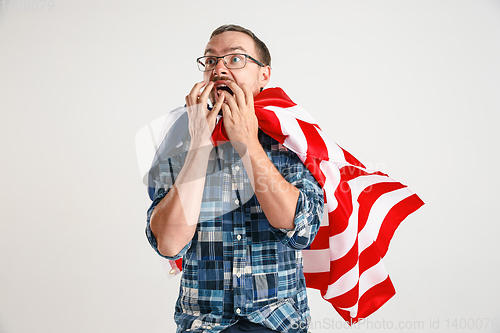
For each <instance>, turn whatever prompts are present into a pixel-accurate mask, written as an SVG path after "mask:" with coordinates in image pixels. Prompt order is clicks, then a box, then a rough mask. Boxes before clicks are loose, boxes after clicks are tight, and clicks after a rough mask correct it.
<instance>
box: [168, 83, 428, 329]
mask: <svg viewBox="0 0 500 333" xmlns="http://www.w3.org/2000/svg"><path fill="white" fill-rule="evenodd" d="M254 106H255V113H256V116H257V118H258V121H259V127H260V128H261V130H263V131H264V132H265V133H266V134H268V135H269V136H271V137H272V138H274V139H275V140H277V141H279V142H280V143H282V144H283V145H284V146H285V147H286V148H288V149H290V150H292V151H293V152H295V153H296V154H297V155H298V156H299V158H300V159H301V160H302V162H303V163H304V164H305V165H306V166H307V168H308V169H309V170H310V171H311V173H312V174H313V176H314V177H315V178H316V180H317V181H318V182H319V184H320V185H321V186H322V188H323V192H324V198H325V216H324V217H323V220H322V222H321V226H320V228H319V231H318V234H317V235H316V237H315V239H314V241H313V242H312V244H311V245H310V247H309V248H308V249H304V250H302V253H303V257H304V275H305V278H306V285H307V287H308V288H313V289H318V290H320V292H321V295H322V296H323V298H324V299H325V300H327V301H328V302H330V303H331V304H332V305H333V307H334V308H335V309H336V310H337V312H338V313H339V314H340V315H341V316H342V318H343V319H344V320H345V321H347V322H349V323H350V324H352V323H355V322H357V321H358V320H360V319H363V318H366V317H367V316H369V315H370V314H372V313H373V312H375V311H376V310H377V309H379V308H380V307H381V306H382V305H383V304H384V303H385V302H387V301H388V300H389V299H390V298H391V297H392V296H393V295H394V294H395V290H394V287H393V285H392V282H391V280H390V278H389V275H388V273H387V271H386V269H385V267H384V265H383V263H382V258H383V257H384V256H385V254H386V253H387V250H388V247H389V242H390V241H391V238H392V236H393V235H394V232H395V231H396V228H397V227H398V226H399V224H400V223H401V222H402V221H403V220H404V219H405V218H406V217H407V216H408V215H409V214H411V213H413V212H414V211H416V210H417V209H418V208H420V207H421V206H422V205H423V204H424V203H423V202H422V200H421V199H420V198H419V197H418V196H417V195H416V194H414V193H413V192H411V191H410V190H409V189H408V188H407V187H406V186H405V185H403V184H401V183H398V182H396V181H394V180H393V179H391V178H389V177H388V176H387V175H386V174H384V173H382V172H379V171H372V170H367V169H366V168H365V167H364V165H363V164H362V163H360V162H359V161H358V160H357V159H356V158H354V157H353V156H352V155H351V154H349V153H348V152H347V151H346V150H344V149H342V148H341V147H339V146H338V145H337V144H336V143H335V142H333V141H332V140H331V139H330V138H329V137H327V136H326V135H325V134H324V133H323V131H322V130H321V129H320V127H319V126H318V125H317V124H316V122H315V121H314V119H312V117H311V116H310V115H309V113H307V112H306V111H305V110H303V109H302V108H301V107H299V106H298V105H296V104H295V103H294V102H292V100H291V99H290V98H289V97H288V96H287V95H286V94H285V92H284V91H283V90H282V89H280V88H270V89H266V90H264V91H263V92H261V93H260V94H258V95H257V96H256V97H255V100H254ZM212 139H213V141H214V142H220V141H227V140H228V139H227V136H226V133H225V130H224V125H223V118H222V119H221V121H219V122H218V123H217V125H216V128H215V130H214V133H213V136H212ZM170 264H171V268H172V272H174V271H179V270H180V267H181V265H180V260H178V261H177V262H173V261H172V262H171V263H170Z"/></svg>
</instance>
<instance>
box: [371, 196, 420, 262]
mask: <svg viewBox="0 0 500 333" xmlns="http://www.w3.org/2000/svg"><path fill="white" fill-rule="evenodd" d="M423 204H424V202H423V201H422V200H421V199H420V198H419V197H418V196H417V195H416V194H412V195H411V196H409V197H407V198H406V199H404V200H402V201H400V202H398V203H397V204H396V205H394V206H393V207H392V208H391V210H390V211H389V213H387V215H386V217H385V218H384V221H383V222H382V225H381V227H380V231H379V234H378V236H377V240H376V241H375V243H376V244H377V248H378V250H379V251H380V255H381V256H382V257H384V256H385V254H386V253H387V250H388V249H389V243H390V241H391V239H392V236H393V235H394V232H396V229H397V228H398V226H399V225H400V224H401V222H403V220H404V219H405V218H406V217H407V216H408V215H410V214H411V213H413V212H415V211H416V210H417V209H419V208H420V207H422V205H423Z"/></svg>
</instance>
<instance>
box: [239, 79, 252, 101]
mask: <svg viewBox="0 0 500 333" xmlns="http://www.w3.org/2000/svg"><path fill="white" fill-rule="evenodd" d="M241 89H242V90H243V93H244V94H245V101H246V105H252V106H253V93H252V90H251V89H250V87H249V86H248V85H247V84H246V83H242V84H241Z"/></svg>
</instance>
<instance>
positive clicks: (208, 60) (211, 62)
mask: <svg viewBox="0 0 500 333" xmlns="http://www.w3.org/2000/svg"><path fill="white" fill-rule="evenodd" d="M213 64H215V59H214V58H207V60H206V61H205V65H208V66H210V65H213Z"/></svg>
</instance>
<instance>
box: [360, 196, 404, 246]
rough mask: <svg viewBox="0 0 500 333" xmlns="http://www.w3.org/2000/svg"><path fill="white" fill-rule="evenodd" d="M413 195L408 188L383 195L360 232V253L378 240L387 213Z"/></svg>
mask: <svg viewBox="0 0 500 333" xmlns="http://www.w3.org/2000/svg"><path fill="white" fill-rule="evenodd" d="M412 194H413V193H412V192H411V191H409V190H408V189H407V188H406V187H403V188H400V189H397V190H394V191H391V192H388V193H385V194H383V195H381V196H380V197H379V198H378V199H377V201H375V203H374V204H373V206H372V208H371V210H370V214H369V215H368V220H367V221H366V225H365V227H364V228H363V229H362V230H361V231H360V232H359V235H358V246H359V251H360V253H361V252H362V251H363V250H365V249H366V248H367V247H369V246H370V245H372V243H373V242H374V241H375V240H376V239H377V237H378V234H379V232H380V227H381V225H382V222H383V221H384V218H385V217H386V216H387V213H389V211H390V210H391V209H392V207H394V206H395V205H396V204H397V203H398V202H400V201H402V200H404V199H406V198H407V197H409V196H410V195H412Z"/></svg>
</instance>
